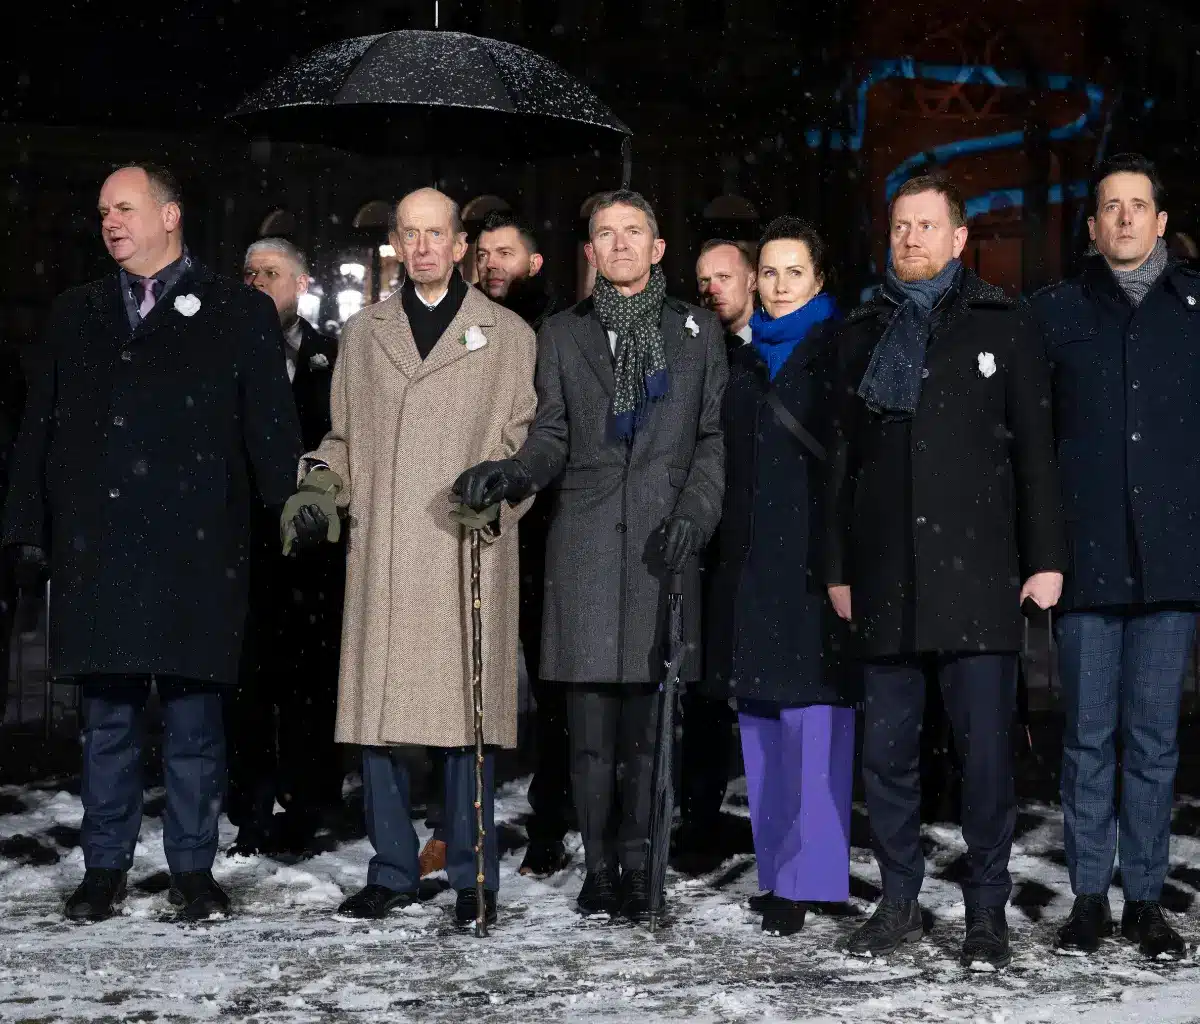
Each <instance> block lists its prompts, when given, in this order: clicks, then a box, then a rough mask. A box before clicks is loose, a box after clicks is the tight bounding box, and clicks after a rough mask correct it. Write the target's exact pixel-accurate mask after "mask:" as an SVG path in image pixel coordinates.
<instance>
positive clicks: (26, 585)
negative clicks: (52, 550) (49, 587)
mask: <svg viewBox="0 0 1200 1024" xmlns="http://www.w3.org/2000/svg"><path fill="white" fill-rule="evenodd" d="M9 557H10V558H11V559H12V568H13V580H14V581H15V582H16V584H17V589H19V590H24V591H33V590H41V588H42V587H43V586H44V585H45V583H46V580H47V578H49V576H50V562H49V560H48V559H47V558H46V552H45V551H44V550H43V549H42V548H40V547H38V546H37V545H36V544H14V545H13V546H12V548H10V549H9Z"/></svg>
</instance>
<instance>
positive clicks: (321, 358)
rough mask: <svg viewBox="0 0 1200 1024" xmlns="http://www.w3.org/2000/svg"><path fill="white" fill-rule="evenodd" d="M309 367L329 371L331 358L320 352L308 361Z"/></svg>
mask: <svg viewBox="0 0 1200 1024" xmlns="http://www.w3.org/2000/svg"><path fill="white" fill-rule="evenodd" d="M308 365H309V366H311V367H312V368H313V369H314V370H327V369H329V356H327V355H326V354H325V353H324V352H318V353H317V354H316V355H315V356H313V357H312V358H311V359H310V360H309V361H308Z"/></svg>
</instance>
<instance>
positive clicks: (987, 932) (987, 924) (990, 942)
mask: <svg viewBox="0 0 1200 1024" xmlns="http://www.w3.org/2000/svg"><path fill="white" fill-rule="evenodd" d="M959 962H960V963H961V964H962V965H963V966H964V967H966V968H967V969H968V970H972V969H974V970H980V969H983V970H986V969H987V968H993V969H996V970H998V969H999V968H1001V967H1007V966H1008V965H1009V964H1010V963H1012V950H1011V949H1010V948H1009V945H1008V919H1007V918H1006V917H1005V916H1004V908H1003V907H967V938H966V941H964V942H963V948H962V955H961V956H960V957H959Z"/></svg>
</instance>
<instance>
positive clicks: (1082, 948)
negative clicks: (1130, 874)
mask: <svg viewBox="0 0 1200 1024" xmlns="http://www.w3.org/2000/svg"><path fill="white" fill-rule="evenodd" d="M1112 933H1113V920H1112V911H1111V910H1110V909H1109V906H1108V897H1107V896H1102V895H1100V894H1099V893H1092V892H1089V893H1084V894H1083V895H1082V896H1076V897H1075V905H1074V906H1073V907H1072V908H1071V914H1070V916H1069V917H1068V918H1067V919H1066V921H1064V922H1063V926H1062V927H1061V928H1059V930H1058V941H1057V942H1055V945H1056V946H1057V947H1058V948H1059V949H1061V950H1065V951H1066V952H1068V953H1094V952H1096V950H1098V949H1099V948H1100V940H1101V939H1107V938H1108V937H1109V936H1110V935H1112Z"/></svg>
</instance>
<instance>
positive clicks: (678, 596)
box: [647, 573, 686, 932]
mask: <svg viewBox="0 0 1200 1024" xmlns="http://www.w3.org/2000/svg"><path fill="white" fill-rule="evenodd" d="M667 645H668V646H667V656H668V658H669V659H670V660H669V661H668V662H667V671H666V674H665V675H664V677H663V681H662V683H660V684H659V688H658V692H659V695H660V696H659V707H658V729H657V730H656V732H655V736H654V784H653V794H654V795H653V802H652V804H651V812H650V917H649V920H648V922H647V924H648V926H649V928H650V931H652V932H653V931H657V930H658V926H659V925H660V924H662V923H663V922H664V920H665V918H666V888H667V859H668V857H669V855H670V850H671V819H672V817H673V816H674V812H675V787H674V786H673V785H672V781H671V753H672V750H673V748H674V745H675V742H674V741H675V694H676V691H677V690H678V688H679V672H680V669H681V668H682V667H683V656H684V654H685V653H686V648H685V647H684V643H683V574H682V573H676V574H674V575H673V576H671V579H670V582H669V583H668V585H667Z"/></svg>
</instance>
